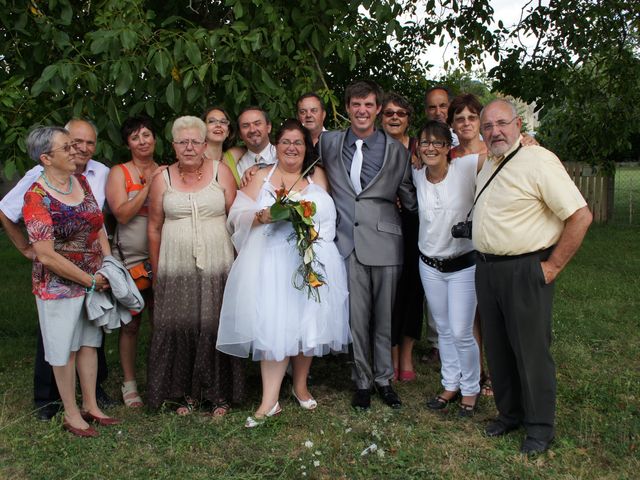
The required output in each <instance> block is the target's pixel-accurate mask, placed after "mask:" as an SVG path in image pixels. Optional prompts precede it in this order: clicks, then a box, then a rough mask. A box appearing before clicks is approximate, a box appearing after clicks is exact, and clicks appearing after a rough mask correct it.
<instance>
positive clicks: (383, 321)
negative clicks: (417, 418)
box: [345, 251, 402, 389]
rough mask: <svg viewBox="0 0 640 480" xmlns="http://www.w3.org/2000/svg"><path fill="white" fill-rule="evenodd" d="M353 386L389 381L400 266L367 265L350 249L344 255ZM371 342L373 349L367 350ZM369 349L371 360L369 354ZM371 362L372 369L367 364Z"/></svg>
mask: <svg viewBox="0 0 640 480" xmlns="http://www.w3.org/2000/svg"><path fill="white" fill-rule="evenodd" d="M345 265H346V268H347V275H348V277H349V315H350V324H351V335H352V337H353V357H354V367H353V372H352V374H351V378H352V380H353V381H354V383H355V384H356V388H359V389H366V388H371V387H372V386H373V383H374V382H375V384H376V385H379V386H386V385H389V382H390V380H391V379H392V378H393V361H392V359H391V317H392V315H393V307H394V302H395V298H396V287H397V285H398V281H399V279H400V274H401V273H402V266H400V265H393V266H373V267H372V266H368V265H363V264H362V263H360V262H359V261H358V258H357V256H356V252H355V251H353V252H351V254H350V255H349V256H348V257H347V258H346V259H345ZM371 345H373V352H371ZM372 353H373V362H371V356H372ZM372 364H373V371H372V369H371V365H372Z"/></svg>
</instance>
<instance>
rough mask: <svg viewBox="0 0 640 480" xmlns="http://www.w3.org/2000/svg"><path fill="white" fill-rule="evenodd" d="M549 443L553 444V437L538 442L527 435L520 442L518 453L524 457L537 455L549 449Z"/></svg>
mask: <svg viewBox="0 0 640 480" xmlns="http://www.w3.org/2000/svg"><path fill="white" fill-rule="evenodd" d="M551 442H553V437H551V440H538V439H537V438H533V437H530V436H529V435H527V436H526V437H525V439H524V440H523V441H522V446H521V447H520V452H521V453H524V454H525V455H539V454H541V453H544V452H546V451H547V450H548V449H549V445H551Z"/></svg>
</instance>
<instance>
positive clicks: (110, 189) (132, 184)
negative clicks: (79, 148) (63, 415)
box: [106, 117, 164, 407]
mask: <svg viewBox="0 0 640 480" xmlns="http://www.w3.org/2000/svg"><path fill="white" fill-rule="evenodd" d="M120 131H121V134H122V141H123V142H124V143H125V144H126V145H127V147H128V148H129V150H130V152H131V160H129V161H128V162H125V163H122V164H120V165H116V166H115V167H113V168H112V169H111V172H110V173H109V178H108V179H107V187H106V194H107V202H108V203H109V208H110V210H111V212H112V213H113V215H114V216H115V218H116V219H117V221H118V225H117V227H116V233H115V235H114V237H113V254H114V256H115V257H116V258H117V259H118V260H120V261H121V262H122V263H123V264H124V265H125V266H126V267H127V268H128V269H129V271H130V273H131V275H132V276H133V278H134V279H135V280H136V285H137V286H138V289H139V290H140V291H141V292H142V294H143V297H144V300H145V304H147V305H148V306H149V318H150V320H152V313H153V303H152V299H153V295H152V292H151V290H150V287H151V279H150V278H149V272H150V271H151V267H150V264H149V248H148V242H147V217H148V195H149V190H150V188H151V182H152V180H153V178H154V177H155V176H156V175H158V174H159V173H160V172H161V171H162V169H163V168H164V167H159V166H158V164H157V163H156V161H155V160H154V158H153V155H154V151H155V147H156V133H155V129H154V127H153V124H152V122H151V119H149V118H147V117H131V118H127V119H126V120H125V121H124V122H123V124H122V128H121V129H120ZM141 320H142V313H140V314H138V315H135V316H134V317H133V319H132V320H131V322H129V323H128V324H126V325H124V324H123V325H122V326H121V328H120V339H119V341H120V364H121V365H122V372H123V375H124V382H123V384H122V400H123V401H124V404H125V405H126V406H127V407H141V406H142V405H143V403H142V398H140V394H139V393H138V385H137V383H136V368H135V366H136V352H137V343H138V330H139V329H140V322H141Z"/></svg>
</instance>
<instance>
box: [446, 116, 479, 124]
mask: <svg viewBox="0 0 640 480" xmlns="http://www.w3.org/2000/svg"><path fill="white" fill-rule="evenodd" d="M479 118H480V117H479V116H478V115H467V116H466V117H464V116H463V117H455V118H454V119H453V123H459V124H462V123H465V122H469V123H472V122H476V121H477V120H478V119H479Z"/></svg>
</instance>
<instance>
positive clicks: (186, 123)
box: [171, 115, 207, 140]
mask: <svg viewBox="0 0 640 480" xmlns="http://www.w3.org/2000/svg"><path fill="white" fill-rule="evenodd" d="M187 128H195V129H197V130H198V131H199V132H200V135H201V136H202V140H205V139H206V138H207V126H206V125H205V123H204V122H203V121H202V120H201V119H200V118H198V117H194V116H193V115H185V116H184V117H178V118H176V119H175V121H174V122H173V125H172V126H171V136H172V137H173V139H174V140H175V139H176V137H177V136H178V133H179V132H180V131H182V130H185V129H187Z"/></svg>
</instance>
